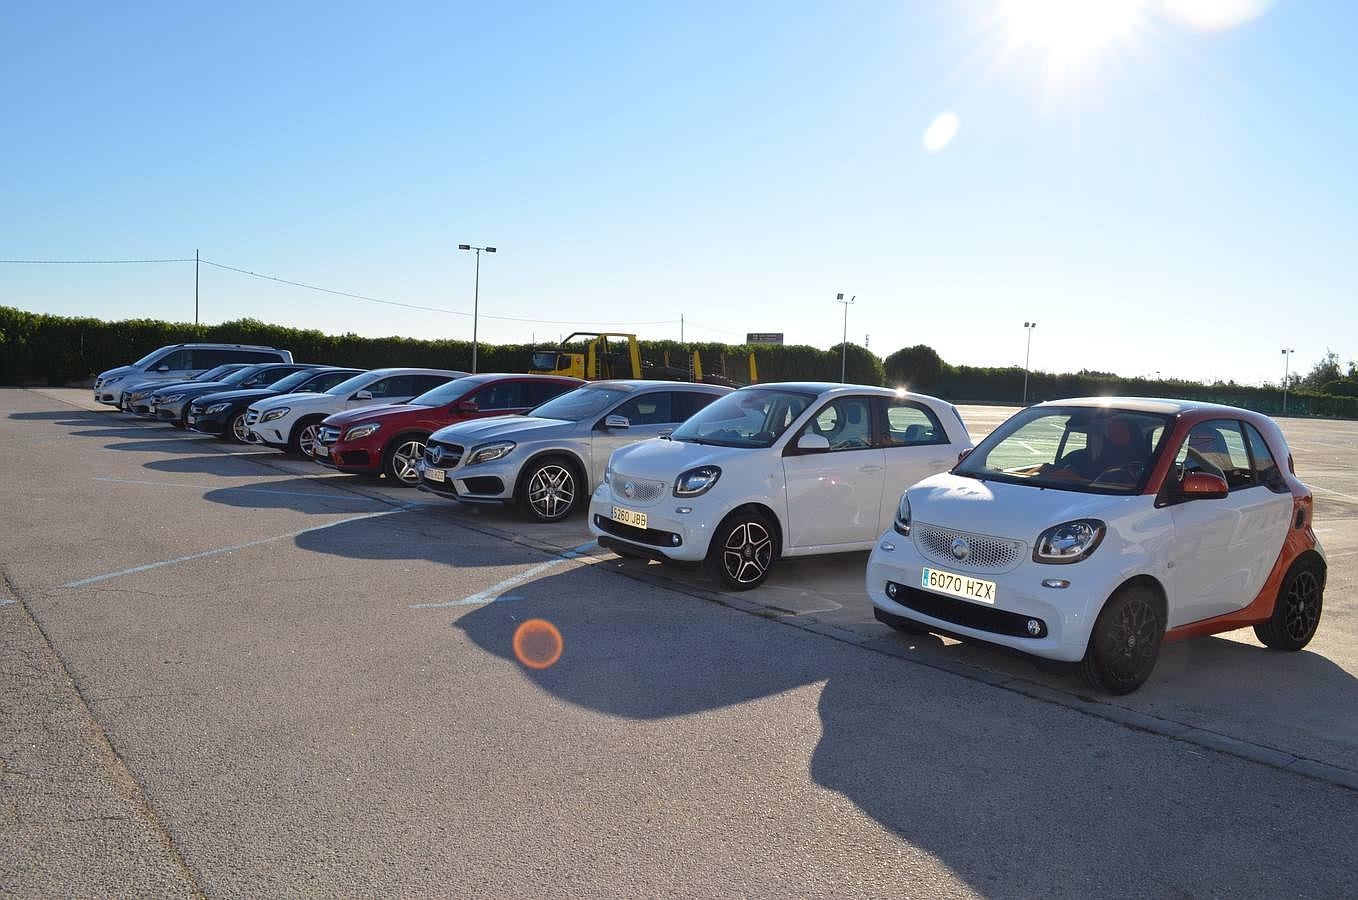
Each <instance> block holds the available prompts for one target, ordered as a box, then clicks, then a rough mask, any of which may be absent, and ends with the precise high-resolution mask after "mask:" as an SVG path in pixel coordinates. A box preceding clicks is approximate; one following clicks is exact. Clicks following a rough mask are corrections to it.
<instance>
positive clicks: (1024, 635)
mask: <svg viewBox="0 0 1358 900" xmlns="http://www.w3.org/2000/svg"><path fill="white" fill-rule="evenodd" d="M1311 508H1312V504H1311V491H1310V489H1308V488H1307V487H1306V486H1305V485H1304V484H1302V483H1301V482H1300V481H1299V480H1298V479H1297V477H1296V475H1295V474H1294V473H1293V470H1292V457H1291V454H1290V453H1289V452H1288V449H1287V443H1286V441H1285V440H1284V439H1283V434H1282V431H1281V430H1280V429H1279V428H1278V426H1277V424H1276V423H1275V422H1273V421H1272V420H1271V419H1269V418H1268V417H1266V416H1262V415H1260V414H1258V413H1254V412H1249V411H1247V410H1243V409H1235V408H1232V407H1229V406H1216V405H1213V404H1206V403H1194V402H1189V401H1180V400H1145V399H1120V398H1107V397H1100V398H1093V399H1079V400H1057V401H1052V402H1049V403H1043V404H1039V405H1037V406H1032V407H1029V408H1028V409H1025V410H1023V411H1021V412H1019V413H1017V414H1016V415H1014V416H1013V417H1012V418H1011V419H1009V420H1008V421H1007V422H1005V423H1004V424H1003V425H1001V426H1000V427H999V428H997V429H996V430H995V431H994V432H993V433H991V434H990V435H989V436H988V437H987V438H986V439H985V440H983V441H981V443H980V444H979V445H978V446H977V447H976V449H975V450H974V451H972V452H971V453H970V454H969V455H967V456H966V458H965V459H963V460H962V461H961V462H959V463H958V464H957V466H956V468H954V469H953V470H952V471H951V472H947V473H943V474H939V475H934V476H933V477H931V478H927V479H925V480H924V481H921V482H920V483H918V484H916V485H913V486H912V487H911V488H910V489H909V490H908V491H906V492H905V494H904V495H903V496H902V497H901V498H900V503H899V506H898V508H897V510H896V514H895V522H894V523H893V525H892V527H891V528H889V529H887V530H886V533H885V534H883V535H882V537H881V539H880V541H879V542H878V544H877V546H876V548H875V549H874V550H873V551H872V555H871V556H870V557H869V559H868V568H867V591H868V595H869V596H870V597H871V599H872V603H873V605H874V606H875V608H876V613H877V618H878V619H879V620H881V621H883V622H886V623H887V624H889V625H892V626H893V627H895V628H898V629H900V630H903V631H908V632H916V633H922V632H926V631H933V632H938V633H940V634H951V635H955V636H959V637H964V638H972V639H980V640H984V641H988V642H991V643H995V644H1001V645H1004V646H1006V647H1010V648H1013V649H1016V650H1020V651H1023V652H1025V653H1028V654H1031V655H1033V656H1038V657H1043V658H1046V659H1051V660H1058V661H1064V662H1071V663H1077V662H1078V663H1080V668H1081V671H1082V672H1083V674H1084V675H1085V677H1086V678H1087V679H1088V680H1089V681H1090V682H1091V683H1092V684H1093V685H1094V686H1095V687H1098V688H1101V689H1103V690H1106V691H1109V692H1110V693H1115V694H1125V693H1128V692H1130V691H1133V690H1136V688H1138V687H1139V686H1140V685H1141V684H1142V683H1143V682H1145V680H1146V678H1147V677H1149V676H1150V673H1151V670H1152V669H1153V668H1154V667H1155V662H1156V659H1157V658H1158V656H1159V651H1160V646H1161V644H1162V643H1165V642H1171V641H1177V640H1183V639H1185V638H1192V637H1199V636H1202V635H1208V634H1216V633H1218V632H1222V631H1230V630H1233V629H1237V628H1243V627H1245V626H1253V627H1254V631H1255V635H1256V636H1257V637H1258V638H1259V640H1260V641H1261V642H1262V643H1263V644H1264V645H1265V646H1267V647H1270V648H1274V649H1279V650H1300V649H1301V648H1302V647H1304V646H1306V643H1307V642H1308V641H1310V639H1311V637H1312V635H1314V634H1315V631H1316V626H1317V625H1318V624H1319V622H1320V611H1321V604H1322V597H1323V593H1324V589H1325V574H1326V566H1325V557H1324V553H1323V551H1322V550H1321V547H1320V544H1319V542H1318V541H1317V540H1316V536H1315V533H1314V532H1313V531H1312V529H1311Z"/></svg>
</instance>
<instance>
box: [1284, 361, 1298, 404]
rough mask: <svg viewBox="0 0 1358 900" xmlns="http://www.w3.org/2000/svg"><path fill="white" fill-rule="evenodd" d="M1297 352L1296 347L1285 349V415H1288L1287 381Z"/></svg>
mask: <svg viewBox="0 0 1358 900" xmlns="http://www.w3.org/2000/svg"><path fill="white" fill-rule="evenodd" d="M1296 352H1297V349H1296V348H1295V347H1284V348H1283V415H1287V379H1288V377H1289V370H1290V368H1291V362H1292V354H1293V353H1296Z"/></svg>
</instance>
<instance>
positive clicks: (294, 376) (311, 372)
mask: <svg viewBox="0 0 1358 900" xmlns="http://www.w3.org/2000/svg"><path fill="white" fill-rule="evenodd" d="M315 378H316V370H315V369H298V370H297V371H296V372H293V373H291V374H289V375H283V376H280V377H279V379H278V380H277V381H275V382H273V383H272V384H270V385H269V390H271V391H278V392H279V393H282V394H290V393H292V392H293V391H296V390H301V389H302V386H303V385H309V384H310V383H311V382H312V381H313V380H314V379H315ZM306 389H307V390H313V391H314V390H316V388H314V387H307V388H306Z"/></svg>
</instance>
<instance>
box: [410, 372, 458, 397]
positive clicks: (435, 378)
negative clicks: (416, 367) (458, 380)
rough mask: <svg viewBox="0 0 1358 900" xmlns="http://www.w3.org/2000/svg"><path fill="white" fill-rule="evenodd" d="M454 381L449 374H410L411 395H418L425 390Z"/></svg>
mask: <svg viewBox="0 0 1358 900" xmlns="http://www.w3.org/2000/svg"><path fill="white" fill-rule="evenodd" d="M450 381H452V379H451V378H449V377H448V376H447V375H411V376H410V383H411V389H410V396H412V397H418V396H419V395H420V394H423V393H424V392H425V391H432V390H433V389H434V388H436V387H438V386H439V385H441V384H447V383H448V382H450Z"/></svg>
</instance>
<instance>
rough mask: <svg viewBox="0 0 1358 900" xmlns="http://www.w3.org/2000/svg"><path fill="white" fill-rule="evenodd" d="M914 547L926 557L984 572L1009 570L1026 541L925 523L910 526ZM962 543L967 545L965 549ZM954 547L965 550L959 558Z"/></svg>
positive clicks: (1021, 553) (1016, 563) (1014, 564)
mask: <svg viewBox="0 0 1358 900" xmlns="http://www.w3.org/2000/svg"><path fill="white" fill-rule="evenodd" d="M911 533H912V534H913V535H914V538H915V546H916V547H918V548H919V551H920V552H921V553H923V554H924V555H925V556H928V557H930V558H931V559H936V560H938V561H939V562H942V563H946V564H948V565H950V566H962V567H964V568H968V569H976V570H979V571H983V572H1007V571H1008V570H1010V569H1012V568H1013V567H1014V566H1016V565H1018V563H1019V561H1020V560H1021V559H1023V543H1022V542H1021V541H1011V540H1009V539H1008V538H999V537H991V536H990V535H988V534H974V533H972V532H969V531H957V530H954V529H952V528H941V527H939V526H937V525H928V524H925V523H923V522H921V523H918V524H916V525H915V527H914V528H912V529H911ZM959 542H962V543H964V544H965V548H962V543H959ZM954 546H957V547H959V548H961V549H965V551H966V552H965V553H963V555H962V556H961V557H960V558H959V557H958V555H957V554H956V553H954V552H953V548H954Z"/></svg>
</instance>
